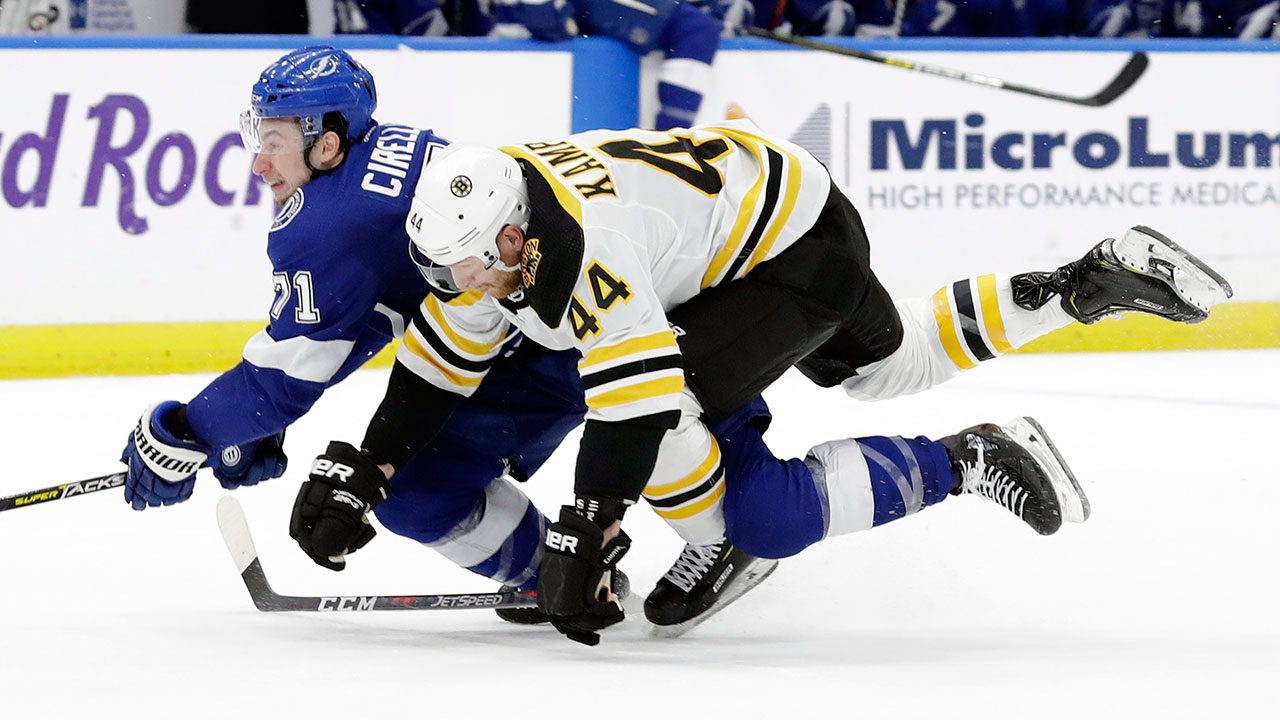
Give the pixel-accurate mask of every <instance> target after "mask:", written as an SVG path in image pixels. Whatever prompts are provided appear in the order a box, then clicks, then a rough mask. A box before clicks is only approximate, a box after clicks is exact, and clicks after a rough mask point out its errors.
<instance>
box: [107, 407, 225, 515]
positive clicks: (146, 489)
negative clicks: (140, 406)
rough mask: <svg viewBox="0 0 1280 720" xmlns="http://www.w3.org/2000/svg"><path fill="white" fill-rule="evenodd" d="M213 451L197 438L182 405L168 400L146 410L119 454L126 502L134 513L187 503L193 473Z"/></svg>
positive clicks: (193, 485) (192, 484) (192, 481)
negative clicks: (123, 470) (123, 469)
mask: <svg viewBox="0 0 1280 720" xmlns="http://www.w3.org/2000/svg"><path fill="white" fill-rule="evenodd" d="M212 452H213V448H211V447H209V446H208V445H206V444H204V443H202V442H200V441H199V440H198V439H196V435H195V432H194V431H192V430H191V426H190V424H188V423H187V413H186V407H185V406H184V405H183V404H182V403H180V402H177V401H174V400H167V401H165V402H159V403H156V404H154V405H152V406H150V407H148V408H147V409H146V410H144V411H143V412H142V417H140V418H139V419H138V424H137V426H136V427H135V428H134V429H133V432H132V433H130V434H129V441H128V443H127V444H126V445H125V446H124V452H123V453H121V454H120V462H122V463H124V464H125V465H128V466H129V469H128V472H127V473H126V475H125V480H124V499H125V502H127V503H129V504H131V505H132V506H133V509H134V510H146V509H147V508H148V507H158V506H160V505H174V504H176V503H180V502H182V501H183V500H186V499H187V498H189V497H191V491H192V489H194V487H195V484H196V471H197V470H199V469H200V468H201V466H203V465H204V463H205V461H206V460H208V459H209V454H210V453H212Z"/></svg>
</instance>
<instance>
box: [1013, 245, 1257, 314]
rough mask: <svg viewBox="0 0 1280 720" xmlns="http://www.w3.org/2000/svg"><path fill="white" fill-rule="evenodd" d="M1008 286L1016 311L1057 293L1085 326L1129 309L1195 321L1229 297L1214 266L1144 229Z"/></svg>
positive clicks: (1018, 278) (1035, 306)
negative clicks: (1050, 270)
mask: <svg viewBox="0 0 1280 720" xmlns="http://www.w3.org/2000/svg"><path fill="white" fill-rule="evenodd" d="M1012 284H1013V300H1014V302H1015V303H1017V304H1018V306H1019V307H1022V308H1025V309H1027V310H1036V309H1038V308H1040V307H1041V306H1042V305H1044V304H1045V303H1046V302H1048V301H1049V300H1050V299H1051V298H1053V296H1054V295H1058V296H1060V297H1061V298H1062V301H1061V302H1062V308H1063V309H1064V310H1066V311H1067V313H1068V314H1069V315H1071V317H1073V318H1075V319H1076V320H1079V321H1080V322H1082V323H1085V324H1086V325H1091V324H1093V323H1095V322H1097V321H1099V320H1101V319H1103V318H1105V317H1109V316H1112V315H1115V314H1117V313H1120V312H1129V311H1136V312H1144V313H1150V314H1152V315H1159V316H1160V317H1163V318H1168V319H1170V320H1173V321H1176V322H1183V323H1198V322H1200V321H1201V320H1204V319H1205V318H1207V317H1209V308H1211V307H1213V306H1214V305H1216V304H1218V303H1220V302H1223V301H1225V300H1226V299H1227V298H1229V297H1231V295H1232V290H1231V285H1230V284H1228V283H1227V281H1226V280H1224V279H1222V276H1221V275H1219V274H1218V273H1216V272H1214V271H1213V268H1210V267H1209V266H1208V265H1206V264H1204V262H1202V261H1201V260H1200V259H1199V258H1197V257H1196V256H1194V255H1192V254H1191V253H1189V252H1187V251H1186V250H1183V249H1182V248H1181V247H1179V246H1178V244H1177V243H1175V242H1174V241H1172V240H1170V239H1169V238H1167V237H1165V236H1164V235H1161V234H1160V233H1158V232H1156V231H1155V230H1152V229H1151V228H1149V227H1146V226H1143V225H1135V226H1134V227H1133V228H1131V229H1130V230H1129V231H1128V232H1127V233H1125V235H1124V237H1122V238H1120V239H1119V240H1116V239H1114V238H1107V239H1106V240H1103V241H1102V242H1100V243H1098V244H1097V245H1095V246H1094V247H1093V249H1092V250H1090V251H1089V252H1088V254H1086V255H1085V256H1084V257H1083V258H1081V259H1079V260H1077V261H1075V262H1073V263H1069V264H1067V265H1063V266H1062V267H1060V268H1058V269H1057V270H1054V271H1053V272H1051V273H1045V272H1029V273H1023V274H1021V275H1015V276H1014V277H1013V281H1012Z"/></svg>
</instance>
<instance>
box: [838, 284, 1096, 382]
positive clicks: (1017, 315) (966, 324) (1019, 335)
mask: <svg viewBox="0 0 1280 720" xmlns="http://www.w3.org/2000/svg"><path fill="white" fill-rule="evenodd" d="M897 309H898V316H899V318H900V319H901V320H902V326H903V338H902V344H901V345H900V346H899V347H898V349H897V350H895V351H894V352H893V354H892V355H890V356H889V357H887V358H885V359H884V360H880V361H878V362H875V363H872V364H871V365H868V366H866V367H862V368H859V369H858V374H857V375H856V376H854V377H850V378H848V379H846V380H845V381H844V382H842V383H841V385H842V387H844V389H845V392H846V393H848V394H849V396H850V397H854V398H857V399H859V400H883V399H886V398H891V397H898V396H900V395H909V394H911V393H915V392H919V391H921V390H925V389H928V388H931V387H933V386H935V385H938V384H940V383H943V382H945V381H947V380H950V379H951V378H953V377H955V376H956V375H959V374H960V372H961V371H963V370H969V369H971V368H975V367H977V366H978V365H979V364H981V363H982V362H984V361H987V360H992V359H995V358H998V357H1000V356H1001V355H1004V354H1005V353H1009V352H1012V351H1013V350H1016V349H1017V348H1020V347H1022V346H1023V345H1025V344H1027V343H1029V342H1031V341H1032V340H1034V339H1036V338H1038V337H1041V336H1042V335H1047V334H1048V333H1050V332H1052V331H1054V330H1057V329H1058V328H1061V327H1065V326H1067V325H1070V324H1071V323H1072V322H1075V321H1074V320H1073V319H1072V318H1071V316H1070V315H1068V314H1067V313H1066V311H1065V310H1063V309H1062V306H1061V305H1060V304H1059V303H1056V302H1050V303H1045V304H1044V305H1043V306H1041V307H1039V308H1037V309H1035V310H1027V309H1024V308H1022V307H1019V306H1018V305H1017V304H1016V303H1014V301H1013V290H1012V288H1011V284H1010V276H1008V275H982V276H979V277H973V278H965V279H963V280H957V281H956V282H954V283H951V284H950V285H947V286H946V287H943V288H942V289H940V290H938V292H936V293H934V295H933V297H932V298H931V299H930V300H923V299H918V298H917V299H910V300H906V301H901V302H898V303H897Z"/></svg>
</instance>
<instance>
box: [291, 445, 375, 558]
mask: <svg viewBox="0 0 1280 720" xmlns="http://www.w3.org/2000/svg"><path fill="white" fill-rule="evenodd" d="M390 491H391V482H390V481H389V480H387V477H386V475H384V474H383V472H382V469H381V468H379V467H378V465H377V463H375V462H374V461H373V459H372V458H370V457H369V456H367V455H365V454H364V453H362V452H361V451H359V450H356V449H355V448H354V447H352V446H351V445H350V444H348V443H345V442H338V441H334V442H330V443H329V447H328V448H327V449H326V450H325V453H324V454H323V455H320V456H319V457H317V458H316V460H315V462H314V463H313V464H312V465H311V475H310V477H309V478H308V479H307V481H306V482H304V483H302V487H300V488H298V497H297V499H296V500H294V503H293V516H292V517H290V518H289V537H291V538H293V539H294V540H297V541H298V546H299V547H301V548H302V551H303V552H305V553H306V554H307V555H308V556H309V557H310V558H311V559H312V560H314V561H315V562H316V564H317V565H322V566H324V567H327V568H329V569H330V570H341V569H343V568H344V567H346V564H347V561H346V554H347V553H350V552H355V551H356V550H359V549H360V548H362V547H364V546H365V544H366V543H368V542H369V541H370V540H372V539H373V536H374V535H375V534H376V532H375V531H374V529H373V526H372V525H370V524H369V518H368V512H369V511H370V510H372V509H373V508H375V507H377V506H378V504H379V503H381V502H382V501H383V500H386V499H387V494H388V493H389V492H390Z"/></svg>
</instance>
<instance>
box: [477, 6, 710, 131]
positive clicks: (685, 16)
mask: <svg viewBox="0 0 1280 720" xmlns="http://www.w3.org/2000/svg"><path fill="white" fill-rule="evenodd" d="M490 13H491V18H492V22H493V23H494V24H493V29H492V31H491V34H493V35H496V36H499V37H534V38H537V39H539V40H552V41H554V40H565V39H568V38H570V37H573V36H574V35H577V34H578V32H579V31H581V32H583V33H586V34H588V35H603V36H605V37H610V38H613V39H615V40H618V41H620V42H622V43H625V44H626V45H627V47H629V48H631V49H632V50H634V51H635V52H636V53H638V54H640V55H645V54H648V53H650V52H652V51H654V50H661V51H662V52H663V57H664V59H663V62H662V67H661V69H660V70H659V72H658V102H659V105H660V107H659V108H658V113H657V116H656V118H655V119H654V127H655V128H657V129H659V130H666V129H668V128H673V127H688V126H689V125H692V124H693V122H694V117H695V116H696V115H697V112H698V107H699V106H700V105H701V104H702V96H703V94H704V93H705V92H706V91H707V89H708V87H709V83H710V81H711V62H712V60H713V59H714V58H715V54H716V50H717V49H718V48H719V46H720V25H719V24H718V23H717V22H716V21H715V20H713V19H712V18H711V17H709V16H708V15H706V14H705V13H703V12H702V11H700V10H698V9H697V8H696V7H694V6H692V5H690V4H688V3H685V2H681V1H680V0H643V1H642V0H541V1H537V0H495V1H494V2H493V4H492V9H491V10H490Z"/></svg>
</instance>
